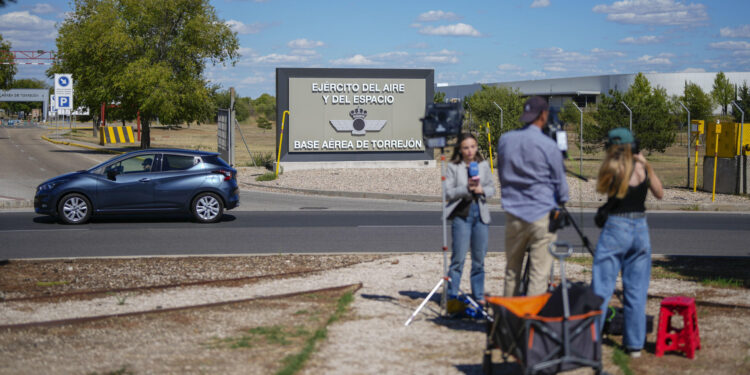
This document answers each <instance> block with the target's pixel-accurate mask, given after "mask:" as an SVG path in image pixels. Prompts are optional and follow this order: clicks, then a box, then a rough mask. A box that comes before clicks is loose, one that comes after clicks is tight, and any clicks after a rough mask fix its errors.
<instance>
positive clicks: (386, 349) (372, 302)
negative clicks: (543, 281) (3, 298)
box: [0, 253, 750, 374]
mask: <svg viewBox="0 0 750 375" xmlns="http://www.w3.org/2000/svg"><path fill="white" fill-rule="evenodd" d="M348 257H356V255H350V256H348ZM252 258H254V257H248V258H246V259H247V262H248V263H252V262H253V260H252ZM274 258H275V256H270V257H267V258H266V259H265V260H264V262H269V263H271V262H272V260H273V259H274ZM178 260H180V258H178ZM286 260H289V259H288V258H287V259H284V258H283V257H280V258H279V266H278V267H277V269H283V268H284V265H285V264H286ZM351 260H352V259H351V258H349V260H348V261H351ZM360 260H361V261H362V262H361V263H356V264H353V265H350V266H347V267H343V268H337V269H331V270H327V271H326V270H323V271H321V272H318V273H315V274H313V275H308V276H306V277H291V278H285V279H277V280H264V281H260V282H257V283H253V284H246V285H238V286H224V287H216V286H196V287H185V288H179V289H171V290H165V291H159V292H148V293H137V294H132V295H129V296H127V298H126V300H125V302H124V303H123V304H120V303H119V302H118V299H117V298H116V297H117V296H111V295H105V296H100V297H97V298H93V299H86V300H66V301H59V302H50V301H46V302H11V301H7V302H3V303H0V322H2V323H4V324H9V323H20V322H30V321H37V320H49V319H59V318H65V317H81V316H93V315H99V314H112V313H122V312H128V311H140V310H147V309H153V308H155V307H156V306H162V307H163V308H167V307H176V306H184V305H193V304H199V303H208V302H212V301H221V300H235V299H241V298H249V297H255V296H267V295H273V294H281V293H290V292H295V291H303V290H310V289H318V288H325V287H333V286H341V285H347V284H355V283H360V282H361V283H362V284H363V288H362V289H360V290H359V292H358V293H356V295H355V299H354V302H353V304H352V305H351V312H350V313H349V314H347V317H346V319H344V320H343V321H341V322H338V323H335V324H334V325H332V326H330V327H329V331H328V337H327V339H326V340H325V341H324V342H323V343H322V344H321V345H320V346H319V348H318V349H317V351H316V352H315V353H314V355H313V356H312V358H311V360H310V362H308V364H307V366H306V367H305V368H304V370H303V372H302V373H304V374H321V373H325V374H351V373H356V374H382V373H387V374H400V373H431V374H465V373H469V374H475V373H480V371H481V355H482V350H483V348H484V345H485V334H484V325H483V324H480V323H478V322H475V321H468V320H446V319H440V318H438V317H437V309H438V306H437V304H436V303H432V302H431V303H429V304H428V305H427V307H426V308H425V309H424V310H423V311H422V313H421V314H420V315H419V316H418V317H417V319H416V320H415V321H414V322H413V323H412V324H411V325H410V326H409V327H404V322H405V321H406V319H407V318H408V317H409V315H410V314H411V313H412V311H414V309H416V307H417V306H418V304H419V303H420V302H421V301H422V299H423V298H424V297H425V296H426V294H427V292H428V291H429V290H430V289H432V287H433V286H434V285H435V283H436V282H437V281H438V280H439V277H440V274H441V273H442V267H443V265H442V255H440V254H402V255H391V256H382V257H372V256H364V257H362V258H360ZM334 263H336V262H334ZM63 264H64V263H61V265H63ZM468 267H469V265H468V264H467V269H466V270H465V272H464V275H463V276H464V277H463V280H462V285H463V286H464V288H467V287H468V285H469V283H468V274H469V272H468ZM504 268H505V260H504V255H503V254H495V253H492V254H490V255H489V256H488V257H487V259H486V271H487V277H486V285H487V291H488V292H489V293H491V294H498V293H500V292H501V291H502V287H503V282H502V272H503V270H504ZM567 268H568V275H569V278H571V279H574V280H587V277H589V275H590V274H589V273H588V272H587V271H588V270H587V269H586V268H585V267H584V266H581V265H579V264H576V263H572V262H568V267H567ZM194 269H195V262H194V260H191V259H190V258H186V259H183V260H180V261H177V262H174V263H173V264H172V271H173V273H174V274H177V275H188V274H189V273H190V272H191V270H194ZM201 272H206V271H205V270H203V271H201ZM228 275H233V274H232V273H231V272H229V274H228ZM215 276H219V275H216V274H214V277H215ZM102 277H105V279H104V280H99V281H100V282H101V283H105V282H106V276H104V275H103V276H102ZM649 292H650V293H651V294H657V295H672V294H679V295H688V296H695V297H697V298H699V299H700V300H704V301H714V302H721V303H740V304H742V303H747V301H748V298H750V291H748V290H747V289H744V288H735V289H717V288H713V287H708V286H704V285H702V284H699V283H695V282H687V281H676V280H653V281H652V283H651V288H650V290H649ZM658 302H659V301H658V300H657V299H651V300H650V301H649V304H648V307H647V312H648V314H651V315H658ZM294 310H295V308H293V307H290V306H279V307H278V308H266V309H263V308H252V307H248V309H245V310H242V309H234V310H231V311H228V312H226V311H224V312H222V311H215V310H208V311H207V312H205V313H201V314H199V315H200V317H201V318H200V319H205V318H206V317H207V316H208V317H213V318H211V319H209V320H210V321H211V322H213V323H212V324H208V322H207V323H206V326H205V327H204V326H203V323H201V324H198V323H200V322H202V320H195V323H196V324H195V325H193V324H189V323H190V322H192V321H193V320H191V319H193V318H181V319H187V323H185V322H183V323H181V324H174V323H170V322H167V323H164V324H157V323H150V324H148V325H145V326H143V325H136V324H133V329H132V330H131V329H123V328H122V327H123V325H124V327H128V326H129V324H130V323H127V322H128V320H122V321H121V323H119V324H117V323H116V322H115V323H112V325H114V326H118V327H120V329H106V330H104V328H102V327H99V326H97V325H96V324H93V323H92V324H89V325H84V326H81V327H79V328H75V327H74V326H68V328H66V329H32V330H24V331H0V353H3V357H5V358H14V360H11V361H10V363H7V364H6V365H5V366H3V367H2V368H0V374H6V373H7V374H11V373H12V374H18V373H40V372H45V371H44V369H57V370H58V371H54V372H56V373H91V372H92V371H102V369H117V368H119V366H122V365H123V363H126V364H127V365H128V366H129V367H128V368H130V369H132V370H133V373H178V372H179V373H188V374H193V373H196V374H197V373H217V372H220V373H237V374H240V373H263V371H262V370H263V368H260V369H259V368H258V367H257V366H255V365H254V363H256V362H257V361H261V360H260V359H257V360H254V359H252V358H247V356H243V355H242V353H239V354H238V355H236V356H232V355H227V354H226V353H224V352H217V353H214V352H213V351H211V350H208V349H207V348H205V347H202V346H201V345H203V344H201V343H205V342H206V340H208V339H209V338H211V337H219V338H221V337H226V336H231V335H232V334H236V332H237V330H238V329H240V328H241V327H253V326H258V325H262V324H269V322H273V321H274V320H276V321H283V320H285V319H293V315H292V314H293V313H294ZM729 310H730V312H728V313H720V314H716V313H713V312H712V311H713V310H711V309H708V308H703V307H699V319H700V324H701V331H702V340H703V349H701V351H700V352H699V354H698V359H697V360H695V361H690V360H687V359H683V358H682V357H679V356H668V357H665V359H664V360H662V359H657V358H655V357H654V356H653V354H649V353H646V354H645V355H644V358H642V359H640V360H637V361H634V364H635V365H638V364H639V363H640V362H639V361H641V360H642V361H647V362H648V363H651V362H653V364H649V365H648V366H645V368H646V369H647V370H648V371H642V372H639V373H654V374H656V373H665V371H666V372H669V371H670V369H672V370H674V369H676V368H677V369H696V370H697V369H703V370H708V369H710V370H711V373H714V374H733V373H742V372H744V371H748V370H750V362H748V361H747V358H748V357H747V356H748V352H747V350H748V349H749V348H750V340H749V339H748V337H750V326H748V325H747V324H745V323H746V322H747V319H748V318H750V310H748V309H729ZM194 319H198V317H196V318H194ZM178 323H179V322H178ZM704 332H705V333H704ZM730 332H731V334H730ZM648 341H649V342H653V341H654V337H653V335H650V336H649V338H648ZM71 342H72V343H73V344H70V343H71ZM66 343H68V344H66ZM170 348H171V349H170ZM76 349H77V350H76ZM207 353H213V354H210V355H208V354H207ZM497 355H498V353H496V356H497ZM611 357H612V356H611V347H610V346H605V347H604V358H605V361H604V363H605V365H606V369H607V371H610V372H611V373H614V374H617V373H619V370H618V369H617V368H616V367H615V366H614V365H612V362H611ZM93 358H96V359H97V360H96V361H93V360H92V359H93ZM189 358H195V363H193V362H192V361H189V360H188V359H189ZM198 358H205V360H201V361H198ZM209 358H210V359H211V360H209ZM123 361H125V362H123ZM496 361H499V358H496ZM261 362H262V361H261ZM644 363H645V362H644ZM665 364H668V365H669V366H670V367H664V365H665ZM738 371H739V372H738ZM704 372H705V371H704ZM575 373H590V372H589V371H578V372H575ZM696 373H701V372H696Z"/></svg>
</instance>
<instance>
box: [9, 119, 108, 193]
mask: <svg viewBox="0 0 750 375" xmlns="http://www.w3.org/2000/svg"><path fill="white" fill-rule="evenodd" d="M47 133H50V131H48V130H44V129H40V128H7V127H0V199H5V200H32V199H34V190H35V189H36V187H37V185H39V184H40V183H41V182H43V181H44V180H47V179H49V178H51V177H54V176H57V175H60V174H63V173H67V172H73V171H76V170H80V169H86V168H89V167H91V166H93V165H95V164H97V163H99V162H101V161H104V160H107V159H109V158H111V157H112V156H113V155H111V154H103V153H97V152H94V151H86V150H81V149H80V148H76V147H69V146H62V145H55V144H52V143H49V142H47V141H45V140H42V139H41V136H42V135H43V134H47Z"/></svg>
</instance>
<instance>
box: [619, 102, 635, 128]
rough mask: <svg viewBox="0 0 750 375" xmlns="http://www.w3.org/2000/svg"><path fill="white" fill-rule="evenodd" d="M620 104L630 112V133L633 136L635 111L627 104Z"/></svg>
mask: <svg viewBox="0 0 750 375" xmlns="http://www.w3.org/2000/svg"><path fill="white" fill-rule="evenodd" d="M620 104H622V105H624V106H625V109H627V110H628V112H630V133H631V134H632V133H633V111H631V110H630V107H628V105H627V104H625V102H620Z"/></svg>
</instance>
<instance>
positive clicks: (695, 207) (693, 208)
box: [680, 204, 700, 211]
mask: <svg viewBox="0 0 750 375" xmlns="http://www.w3.org/2000/svg"><path fill="white" fill-rule="evenodd" d="M680 210H682V211H699V210H700V206H698V205H697V204H690V205H687V206H682V207H680Z"/></svg>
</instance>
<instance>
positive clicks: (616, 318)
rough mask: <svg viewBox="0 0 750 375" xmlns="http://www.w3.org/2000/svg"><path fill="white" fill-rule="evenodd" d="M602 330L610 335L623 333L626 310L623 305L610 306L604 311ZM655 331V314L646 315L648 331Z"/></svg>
mask: <svg viewBox="0 0 750 375" xmlns="http://www.w3.org/2000/svg"><path fill="white" fill-rule="evenodd" d="M604 314H605V316H606V318H605V319H604V327H603V328H602V331H603V332H604V333H606V334H608V335H622V334H623V332H625V312H624V309H623V308H622V307H614V306H609V307H608V308H607V311H605V312H604ZM651 332H654V316H653V315H646V333H651Z"/></svg>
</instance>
